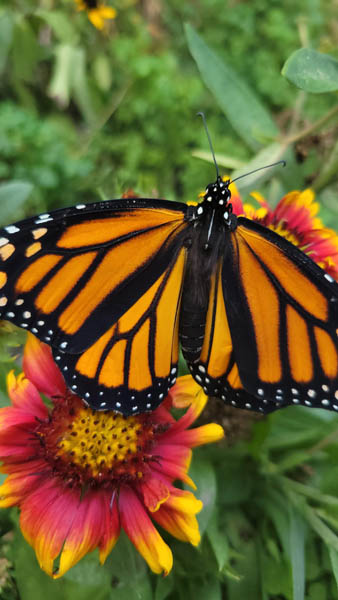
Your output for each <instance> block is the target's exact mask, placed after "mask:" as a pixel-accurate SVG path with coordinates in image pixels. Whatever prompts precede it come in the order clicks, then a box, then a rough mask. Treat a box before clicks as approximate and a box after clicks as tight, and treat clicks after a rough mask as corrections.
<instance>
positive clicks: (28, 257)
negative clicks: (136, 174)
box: [0, 177, 338, 414]
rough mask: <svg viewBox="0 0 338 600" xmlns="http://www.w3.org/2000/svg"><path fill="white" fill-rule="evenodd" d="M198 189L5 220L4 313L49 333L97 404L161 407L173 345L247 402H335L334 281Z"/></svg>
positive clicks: (237, 400)
mask: <svg viewBox="0 0 338 600" xmlns="http://www.w3.org/2000/svg"><path fill="white" fill-rule="evenodd" d="M230 200H231V194H230V190H229V182H223V181H222V180H221V179H220V178H219V177H218V178H217V180H216V182H214V183H212V184H210V185H209V186H208V187H207V188H206V192H205V195H204V198H203V200H202V202H201V203H200V204H198V205H196V206H187V205H185V204H182V203H178V202H168V201H165V200H151V199H141V198H125V199H120V200H113V201H108V202H99V203H95V204H91V205H84V204H78V205H77V206H75V207H73V208H70V209H62V210H58V211H55V212H53V213H50V214H43V215H40V216H38V217H35V218H32V219H27V220H25V221H21V222H19V223H16V224H14V225H10V226H7V227H5V228H4V229H3V230H2V231H1V232H0V259H1V264H0V288H1V294H2V295H1V296H0V315H1V317H2V318H5V319H8V320H9V321H12V322H13V323H15V324H16V325H18V326H20V327H23V328H25V329H27V330H30V331H31V332H32V333H33V334H34V335H36V336H37V337H39V338H40V339H41V340H42V341H43V342H46V343H48V344H49V345H50V346H51V347H52V350H53V355H54V357H55V360H56V362H57V364H58V365H59V367H60V369H61V371H62V373H63V375H64V377H65V380H66V382H67V384H68V386H69V388H70V390H71V391H73V392H74V393H76V394H79V395H80V396H81V397H82V398H83V399H84V400H85V401H86V402H87V403H88V404H90V405H91V406H92V407H93V408H96V409H99V410H107V409H111V410H117V411H120V412H123V413H124V414H137V413H138V412H143V411H147V410H153V409H154V408H155V407H156V406H157V405H158V404H159V403H161V402H162V400H163V399H164V397H165V395H166V394H167V392H168V390H169V389H170V387H171V386H172V385H173V384H174V382H175V380H176V375H177V369H178V347H179V340H180V342H181V346H182V351H183V355H184V356H185V359H186V361H187V363H188V366H189V369H190V371H191V373H192V375H193V376H194V378H195V379H196V381H197V382H198V383H200V384H201V385H202V386H203V388H204V390H205V392H206V393H208V394H209V395H214V396H218V397H220V398H222V400H224V401H225V402H226V403H231V404H232V405H233V406H236V407H239V408H247V409H250V410H259V411H261V412H264V413H265V412H270V411H272V410H275V409H276V408H279V407H283V406H286V405H288V404H303V405H305V406H319V407H323V408H328V409H332V410H338V342H337V329H338V311H337V306H338V284H337V283H336V282H335V281H334V280H333V279H332V277H330V276H329V275H328V274H327V273H325V271H323V270H322V269H321V268H320V267H318V266H317V265H316V264H315V263H314V262H313V261H312V260H311V259H310V258H309V257H308V256H306V255H305V254H304V253H302V252H301V251H300V250H298V249H297V248H296V247H294V246H293V245H292V244H291V243H289V242H288V241H287V240H285V239H284V238H282V237H280V236H279V235H277V234H276V233H274V232H273V231H271V230H269V229H267V228H265V227H263V226H261V225H259V224H257V223H255V222H253V221H251V220H249V219H246V218H244V217H236V215H234V214H233V213H232V206H231V201H230Z"/></svg>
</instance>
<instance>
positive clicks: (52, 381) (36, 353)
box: [23, 333, 67, 398]
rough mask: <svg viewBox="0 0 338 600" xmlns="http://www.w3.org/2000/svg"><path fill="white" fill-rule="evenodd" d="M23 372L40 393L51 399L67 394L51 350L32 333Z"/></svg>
mask: <svg viewBox="0 0 338 600" xmlns="http://www.w3.org/2000/svg"><path fill="white" fill-rule="evenodd" d="M23 370H24V372H25V375H26V377H27V378H28V379H30V380H31V381H32V382H33V383H34V385H35V386H36V387H37V389H38V390H39V392H42V393H43V394H46V396H48V397H49V398H52V397H53V396H64V395H65V394H66V390H67V388H66V384H65V382H64V379H63V377H62V375H61V373H60V371H59V369H58V368H57V366H56V364H55V362H54V360H53V356H52V351H51V349H50V348H49V346H47V345H46V344H43V343H42V342H40V340H38V338H36V337H35V336H34V335H33V334H31V333H28V336H27V343H26V346H25V351H24V356H23Z"/></svg>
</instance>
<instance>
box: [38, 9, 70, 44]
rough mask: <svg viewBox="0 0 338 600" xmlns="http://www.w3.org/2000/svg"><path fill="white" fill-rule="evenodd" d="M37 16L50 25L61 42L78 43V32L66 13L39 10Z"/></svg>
mask: <svg viewBox="0 0 338 600" xmlns="http://www.w3.org/2000/svg"><path fill="white" fill-rule="evenodd" d="M35 15H36V16H37V17H40V19H42V20H43V21H44V22H45V23H47V25H49V27H50V28H51V29H52V30H53V32H54V34H55V36H56V37H57V38H58V39H59V41H60V42H63V43H64V44H75V43H76V40H77V32H76V29H75V28H74V27H73V25H72V22H71V21H70V19H69V17H68V15H67V14H66V13H63V12H61V11H57V10H37V11H36V12H35Z"/></svg>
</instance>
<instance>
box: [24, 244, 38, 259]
mask: <svg viewBox="0 0 338 600" xmlns="http://www.w3.org/2000/svg"><path fill="white" fill-rule="evenodd" d="M41 248H42V246H41V243H40V242H34V244H31V245H30V246H28V247H27V248H26V251H25V256H26V257H27V258H30V257H31V256H34V254H36V253H37V252H40V250H41Z"/></svg>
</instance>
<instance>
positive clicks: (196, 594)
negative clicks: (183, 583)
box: [187, 576, 222, 600]
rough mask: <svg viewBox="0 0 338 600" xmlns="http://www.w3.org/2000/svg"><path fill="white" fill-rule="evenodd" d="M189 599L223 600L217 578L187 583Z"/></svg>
mask: <svg viewBox="0 0 338 600" xmlns="http://www.w3.org/2000/svg"><path fill="white" fill-rule="evenodd" d="M187 583H188V586H187V588H188V589H187V591H188V594H187V598H193V599H194V600H205V599H206V598H207V599H208V600H222V590H221V584H220V582H219V581H218V579H215V577H212V576H210V577H208V578H206V579H203V580H201V581H199V580H198V579H197V580H194V581H192V580H190V581H188V582H187Z"/></svg>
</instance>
